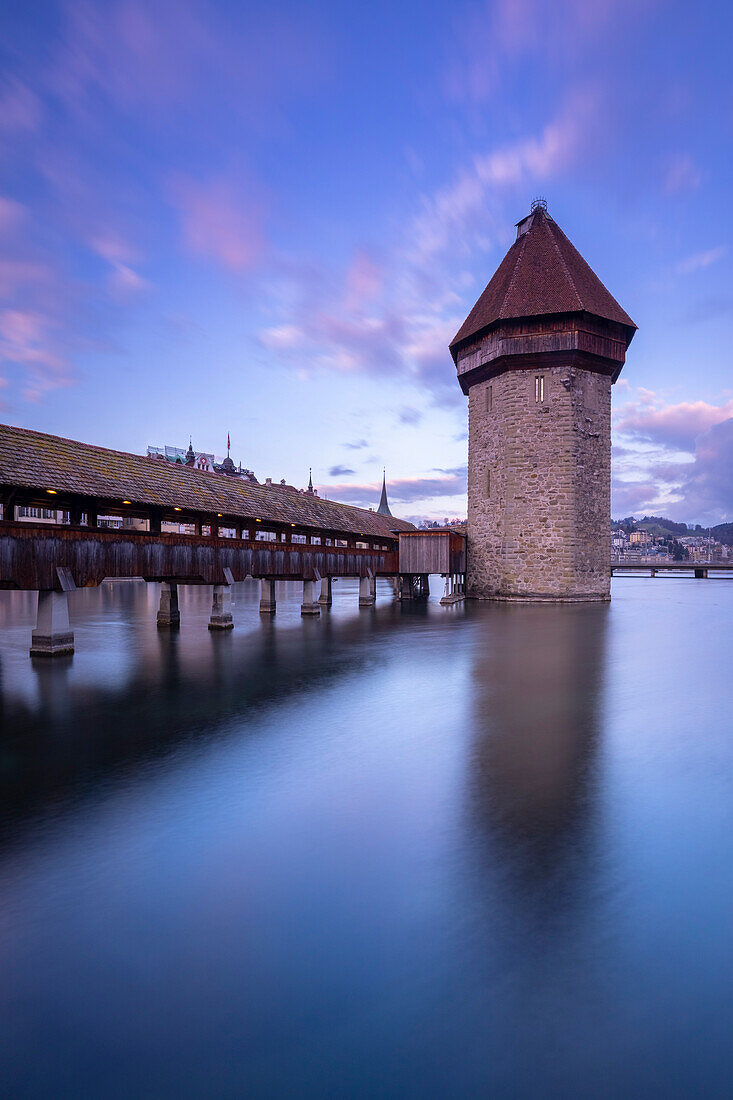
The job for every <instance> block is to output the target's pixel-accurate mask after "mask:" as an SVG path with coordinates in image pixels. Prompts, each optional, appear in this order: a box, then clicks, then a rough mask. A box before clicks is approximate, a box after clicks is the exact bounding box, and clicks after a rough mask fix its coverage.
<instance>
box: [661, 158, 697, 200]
mask: <svg viewBox="0 0 733 1100" xmlns="http://www.w3.org/2000/svg"><path fill="white" fill-rule="evenodd" d="M701 183H702V174H701V173H700V170H699V168H698V167H697V165H696V164H695V162H694V160H693V159H692V157H691V156H690V155H689V154H688V153H678V154H677V155H676V156H675V157H673V158H672V160H671V161H670V162H669V164H668V165H667V168H666V170H665V173H664V180H663V185H662V186H663V189H664V191H665V192H666V194H668V195H676V194H679V193H680V192H685V191H696V190H697V188H698V187H699V186H700V184H701Z"/></svg>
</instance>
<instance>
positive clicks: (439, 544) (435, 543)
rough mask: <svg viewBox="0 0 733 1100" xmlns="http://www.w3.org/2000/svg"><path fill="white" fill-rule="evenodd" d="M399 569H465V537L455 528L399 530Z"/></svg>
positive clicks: (422, 570)
mask: <svg viewBox="0 0 733 1100" xmlns="http://www.w3.org/2000/svg"><path fill="white" fill-rule="evenodd" d="M399 562H400V573H465V571H466V537H465V535H462V534H460V533H458V532H456V531H415V532H409V533H407V534H405V533H402V532H401V533H400V551H399Z"/></svg>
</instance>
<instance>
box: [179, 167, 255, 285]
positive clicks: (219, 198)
mask: <svg viewBox="0 0 733 1100" xmlns="http://www.w3.org/2000/svg"><path fill="white" fill-rule="evenodd" d="M171 193H172V196H173V201H174V203H175V205H176V206H177V207H178V210H179V213H180V216H181V226H182V230H183V239H184V243H185V245H186V247H187V248H188V249H189V251H190V252H193V253H195V254H196V255H199V256H205V257H208V258H209V259H213V260H216V261H217V262H218V263H220V264H222V266H223V267H226V268H228V269H229V270H230V271H237V272H241V271H246V270H247V269H249V268H251V267H253V266H254V265H255V264H256V263H257V261H258V260H259V259H260V258H261V257H262V255H263V253H264V251H265V239H264V233H263V228H262V224H263V211H262V204H261V203H260V202H259V201H258V200H256V199H254V198H253V197H252V196H251V195H249V196H247V195H245V194H243V193H242V191H241V189H237V188H235V187H234V186H233V184H231V183H230V182H229V181H227V180H224V179H219V180H210V181H207V182H199V181H194V180H190V179H183V178H180V179H178V180H176V181H175V182H174V183H173V185H172V187H171Z"/></svg>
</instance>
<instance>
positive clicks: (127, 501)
mask: <svg viewBox="0 0 733 1100" xmlns="http://www.w3.org/2000/svg"><path fill="white" fill-rule="evenodd" d="M122 503H123V504H132V501H131V500H123V501H122Z"/></svg>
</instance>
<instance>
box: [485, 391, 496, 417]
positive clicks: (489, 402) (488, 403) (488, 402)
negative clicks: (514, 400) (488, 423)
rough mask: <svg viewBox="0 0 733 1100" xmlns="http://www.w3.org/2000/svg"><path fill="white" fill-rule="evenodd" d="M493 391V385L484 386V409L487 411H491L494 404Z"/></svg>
mask: <svg viewBox="0 0 733 1100" xmlns="http://www.w3.org/2000/svg"><path fill="white" fill-rule="evenodd" d="M493 391H494V387H493V386H487V387H486V411H487V412H491V409H492V407H493V405H494V392H493Z"/></svg>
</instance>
